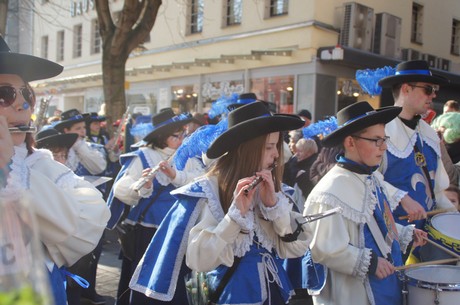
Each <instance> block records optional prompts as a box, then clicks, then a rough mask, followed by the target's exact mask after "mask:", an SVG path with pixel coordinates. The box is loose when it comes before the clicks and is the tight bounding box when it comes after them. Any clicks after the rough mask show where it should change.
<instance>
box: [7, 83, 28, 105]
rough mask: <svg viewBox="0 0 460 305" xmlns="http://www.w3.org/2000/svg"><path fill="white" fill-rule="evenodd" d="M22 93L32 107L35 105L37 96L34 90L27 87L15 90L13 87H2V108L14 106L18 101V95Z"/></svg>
mask: <svg viewBox="0 0 460 305" xmlns="http://www.w3.org/2000/svg"><path fill="white" fill-rule="evenodd" d="M18 92H19V93H21V95H22V97H23V98H24V100H25V101H26V102H27V104H29V105H30V106H32V107H33V106H34V105H35V96H34V93H33V92H32V90H30V89H29V88H27V87H21V88H15V87H12V86H0V106H1V107H8V106H11V105H13V103H14V101H15V100H16V97H17V94H18Z"/></svg>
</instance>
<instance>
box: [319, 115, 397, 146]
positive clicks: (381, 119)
mask: <svg viewBox="0 0 460 305" xmlns="http://www.w3.org/2000/svg"><path fill="white" fill-rule="evenodd" d="M401 111H402V107H394V106H390V107H383V108H380V109H377V110H376V111H375V112H373V113H371V114H369V115H367V116H365V117H362V118H359V119H357V120H356V121H353V122H351V123H349V124H347V125H345V126H342V127H339V128H338V129H336V130H335V131H333V132H331V133H330V134H328V135H327V136H326V137H324V138H323V140H322V141H321V143H322V145H323V146H325V147H334V146H338V145H340V144H342V141H343V140H344V139H345V138H346V137H347V136H349V135H352V134H354V133H356V132H358V131H360V130H363V129H365V128H367V127H369V126H373V125H377V124H386V123H388V122H390V121H391V120H393V119H394V118H396V117H397V116H398V115H399V114H400V113H401Z"/></svg>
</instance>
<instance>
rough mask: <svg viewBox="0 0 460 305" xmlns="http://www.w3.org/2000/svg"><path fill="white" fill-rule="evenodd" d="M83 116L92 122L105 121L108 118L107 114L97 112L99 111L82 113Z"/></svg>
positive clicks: (88, 121)
mask: <svg viewBox="0 0 460 305" xmlns="http://www.w3.org/2000/svg"><path fill="white" fill-rule="evenodd" d="M82 115H83V117H84V118H85V119H86V122H87V123H92V122H104V121H106V120H107V118H106V117H105V116H102V115H99V114H97V112H87V113H83V114H82Z"/></svg>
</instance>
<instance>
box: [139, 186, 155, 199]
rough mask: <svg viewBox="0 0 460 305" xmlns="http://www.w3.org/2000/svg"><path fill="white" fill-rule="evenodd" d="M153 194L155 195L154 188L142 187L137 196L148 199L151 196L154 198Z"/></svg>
mask: <svg viewBox="0 0 460 305" xmlns="http://www.w3.org/2000/svg"><path fill="white" fill-rule="evenodd" d="M152 193H153V186H152V187H151V188H149V189H148V188H146V187H141V188H140V189H139V191H137V194H138V195H139V196H140V197H141V198H148V197H150V196H152Z"/></svg>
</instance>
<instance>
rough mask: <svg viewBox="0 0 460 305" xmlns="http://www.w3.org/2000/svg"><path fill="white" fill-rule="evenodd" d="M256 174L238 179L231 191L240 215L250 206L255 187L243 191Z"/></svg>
mask: <svg viewBox="0 0 460 305" xmlns="http://www.w3.org/2000/svg"><path fill="white" fill-rule="evenodd" d="M255 178H256V176H252V177H247V178H243V179H240V180H238V183H237V184H236V189H235V191H234V192H233V196H234V200H235V205H236V207H237V208H238V210H239V211H240V213H241V216H245V215H246V213H247V212H248V211H249V210H250V208H251V203H252V198H253V197H254V192H255V188H253V189H252V190H250V191H248V192H247V193H245V192H244V191H245V190H246V189H247V188H248V186H249V185H250V184H251V182H252V181H253V180H254V179H255Z"/></svg>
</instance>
